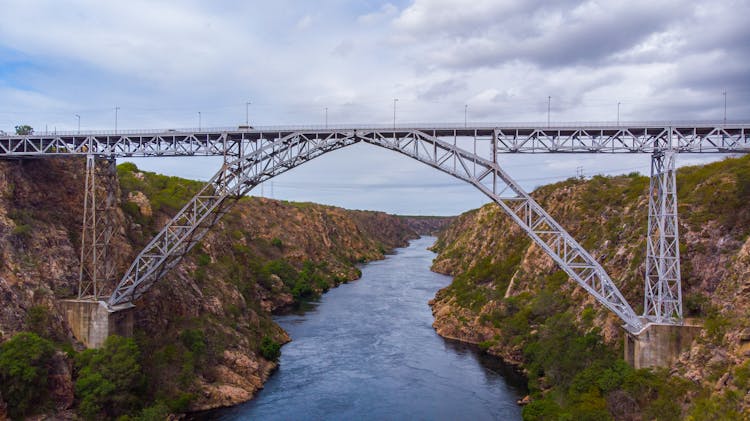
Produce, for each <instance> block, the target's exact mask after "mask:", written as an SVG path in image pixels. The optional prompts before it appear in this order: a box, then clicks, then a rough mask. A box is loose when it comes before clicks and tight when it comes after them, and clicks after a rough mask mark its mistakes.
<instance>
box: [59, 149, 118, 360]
mask: <svg viewBox="0 0 750 421" xmlns="http://www.w3.org/2000/svg"><path fill="white" fill-rule="evenodd" d="M105 161H106V168H105V169H101V168H99V167H100V165H98V164H99V162H101V160H100V159H98V158H97V157H96V156H95V155H87V156H86V177H85V178H86V182H85V194H84V203H83V227H82V229H81V262H80V267H79V272H78V298H77V299H73V300H60V301H58V303H57V306H58V307H59V308H60V311H61V312H62V313H63V314H64V315H65V318H66V320H67V322H68V326H70V329H71V331H72V332H73V336H75V337H76V339H78V340H79V341H81V342H82V343H83V344H84V345H85V346H86V347H89V348H99V347H101V346H102V345H104V341H105V340H106V339H107V337H109V336H110V335H113V334H117V335H122V336H131V335H132V334H133V314H132V311H129V309H130V307H132V306H130V305H124V306H116V307H109V306H108V305H107V303H106V302H105V301H101V299H102V298H106V294H105V290H106V289H109V288H112V287H113V286H114V285H113V284H114V273H115V265H114V259H113V258H112V255H111V254H110V248H109V243H110V240H111V239H112V235H113V234H114V212H115V206H116V197H115V195H116V192H117V184H116V183H117V168H116V166H115V159H114V158H108V159H106V160H105ZM97 181H99V183H97ZM100 183H101V186H99V184H100Z"/></svg>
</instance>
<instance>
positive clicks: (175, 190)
mask: <svg viewBox="0 0 750 421" xmlns="http://www.w3.org/2000/svg"><path fill="white" fill-rule="evenodd" d="M117 177H118V179H119V181H120V189H121V191H122V195H123V197H122V200H121V204H122V209H123V211H124V212H125V213H126V214H127V215H130V216H131V217H133V218H134V219H135V220H136V222H138V223H139V224H141V225H146V226H149V227H151V225H152V224H153V217H147V216H145V215H141V213H140V210H139V209H138V206H137V205H136V204H135V203H132V202H129V201H128V200H127V199H128V194H129V193H131V192H136V191H140V192H142V193H143V194H145V195H146V197H147V198H148V200H149V203H150V204H151V209H152V211H154V212H157V211H160V210H164V211H166V212H170V213H174V212H176V211H178V210H179V209H181V208H182V207H183V206H185V204H186V203H187V202H188V201H189V200H190V199H191V198H192V197H193V196H195V194H196V193H197V192H198V191H199V190H200V189H201V188H202V187H203V186H204V183H202V182H200V181H193V180H187V179H184V178H179V177H170V176H166V175H161V174H156V173H152V172H148V171H140V170H139V169H138V167H137V166H136V165H135V164H133V163H131V162H125V163H122V164H120V165H118V166H117ZM152 228H157V227H152Z"/></svg>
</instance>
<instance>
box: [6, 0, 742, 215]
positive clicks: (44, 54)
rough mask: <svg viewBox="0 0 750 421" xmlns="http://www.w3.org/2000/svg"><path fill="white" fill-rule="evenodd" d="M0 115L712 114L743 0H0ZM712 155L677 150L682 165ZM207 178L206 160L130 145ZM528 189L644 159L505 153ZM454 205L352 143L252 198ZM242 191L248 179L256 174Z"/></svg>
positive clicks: (406, 119)
mask: <svg viewBox="0 0 750 421" xmlns="http://www.w3.org/2000/svg"><path fill="white" fill-rule="evenodd" d="M0 10H2V23H1V24H0V130H5V131H12V128H13V127H14V126H15V125H17V124H19V123H24V124H30V125H32V126H33V127H35V128H36V129H37V130H43V129H44V127H47V128H48V129H49V130H53V129H58V130H71V129H75V128H76V125H77V118H76V117H75V115H76V114H78V115H80V116H81V127H82V129H83V130H86V129H111V128H113V127H114V120H115V111H114V110H115V107H119V111H118V126H119V127H120V128H173V127H196V126H197V125H198V113H199V112H200V116H201V124H202V126H203V127H227V126H234V125H237V124H239V123H243V122H244V120H245V118H246V114H245V113H246V102H248V101H249V102H251V104H250V106H249V118H250V120H251V124H255V125H285V124H322V123H323V122H324V119H325V114H326V111H325V110H326V109H327V110H328V121H329V123H330V124H347V123H356V124H362V123H380V124H385V123H389V122H391V121H392V118H393V99H394V98H398V103H397V120H398V122H399V123H403V124H406V123H418V122H441V123H446V122H463V119H464V110H465V106H468V120H469V121H470V122H493V123H497V122H534V121H545V120H546V118H547V114H546V113H547V98H548V96H551V97H552V100H551V119H552V120H553V121H560V122H562V121H565V122H572V121H614V120H616V118H617V103H618V102H620V103H621V105H620V119H621V120H623V121H628V120H629V121H642V120H651V121H653V120H720V119H722V118H723V113H724V95H723V92H724V91H726V93H727V95H726V103H727V108H726V112H727V117H728V119H730V120H745V119H747V117H749V116H750V101H748V99H750V25H748V21H747V17H748V16H750V0H739V1H731V0H716V1H710V2H708V1H706V2H695V1H677V0H674V1H673V0H656V1H655V0H630V1H573V0H562V1H555V2H550V1H541V0H525V1H521V0H518V1H511V0H470V1H469V0H464V1H461V0H432V1H426V0H413V1H390V2H383V1H375V0H362V1H356V2H352V1H343V0H321V1H315V2H312V1H285V0H278V1H274V2H248V1H211V2H206V1H180V2H177V1H153V0H148V1H147V0H128V1H118V2H115V1H107V2H102V1H93V0H92V1H84V0H80V1H66V2H59V1H54V0H49V1H42V0H38V1H37V0H18V1H15V0H0ZM704 159H718V157H706V158H698V157H695V156H692V157H690V158H687V157H681V158H680V162H681V163H682V164H686V163H696V162H698V161H701V160H704ZM137 163H138V165H140V166H141V167H143V168H145V169H149V170H153V171H159V172H163V173H168V174H175V175H181V176H186V177H192V178H199V179H206V178H208V177H210V176H211V175H212V174H213V172H214V171H215V169H216V165H217V163H216V162H215V161H214V160H211V159H199V158H190V159H172V160H170V159H151V160H139V161H137ZM503 163H504V164H505V165H506V168H507V169H508V171H509V172H510V173H511V175H513V176H515V177H517V178H518V179H520V180H521V181H522V184H523V185H524V186H525V187H527V188H529V189H531V188H533V187H535V186H538V185H541V184H545V183H549V182H552V181H555V180H558V179H561V178H567V177H570V176H573V175H575V173H576V168H577V167H579V166H582V167H583V169H584V173H585V174H587V175H592V174H597V173H605V174H615V173H623V172H631V171H641V172H645V171H647V169H648V165H649V158H648V157H647V156H645V155H644V156H616V157H609V156H588V155H587V156H577V157H561V156H560V155H536V156H515V155H514V156H508V157H507V158H505V159H504V161H503ZM272 191H273V196H274V197H276V198H284V199H291V200H310V201H317V202H323V203H330V204H335V205H341V206H346V207H350V208H367V209H380V210H385V211H389V212H398V213H410V214H415V213H422V214H425V213H432V214H453V213H457V212H461V211H464V210H468V209H470V208H473V207H476V206H479V205H481V204H482V203H484V202H485V201H486V200H485V198H484V197H483V196H481V195H480V194H478V193H476V192H475V191H473V190H472V188H471V187H469V186H466V185H462V184H461V183H460V182H457V181H455V180H453V179H451V178H450V177H448V176H446V175H444V174H440V173H437V172H436V171H434V170H432V169H428V168H422V167H421V166H420V165H419V164H417V163H414V162H410V161H409V160H408V159H407V158H403V157H401V156H397V155H395V154H393V153H392V152H388V151H379V150H377V149H376V148H374V147H372V146H368V145H356V146H354V147H351V148H348V149H346V150H342V151H338V152H335V153H332V154H330V155H327V156H325V157H323V158H320V159H318V160H315V161H313V162H310V163H308V164H306V165H305V166H303V167H300V168H297V169H295V170H294V171H291V172H289V173H287V174H285V175H284V176H281V177H279V178H278V179H276V180H275V181H274V183H273V187H272V186H271V183H270V182H268V183H266V185H265V186H264V187H263V194H264V195H266V196H270V195H271V194H272V193H271V192H272ZM256 194H261V192H260V189H259V191H257V192H256Z"/></svg>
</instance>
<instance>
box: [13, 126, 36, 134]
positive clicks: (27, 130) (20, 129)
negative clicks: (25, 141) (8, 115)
mask: <svg viewBox="0 0 750 421" xmlns="http://www.w3.org/2000/svg"><path fill="white" fill-rule="evenodd" d="M16 134H17V135H20V136H26V135H30V134H34V128H33V127H31V126H29V125H28V124H21V125H18V126H16Z"/></svg>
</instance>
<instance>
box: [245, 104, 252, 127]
mask: <svg viewBox="0 0 750 421" xmlns="http://www.w3.org/2000/svg"><path fill="white" fill-rule="evenodd" d="M250 104H251V102H250V101H247V102H246V103H245V125H246V126H249V125H250Z"/></svg>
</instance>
